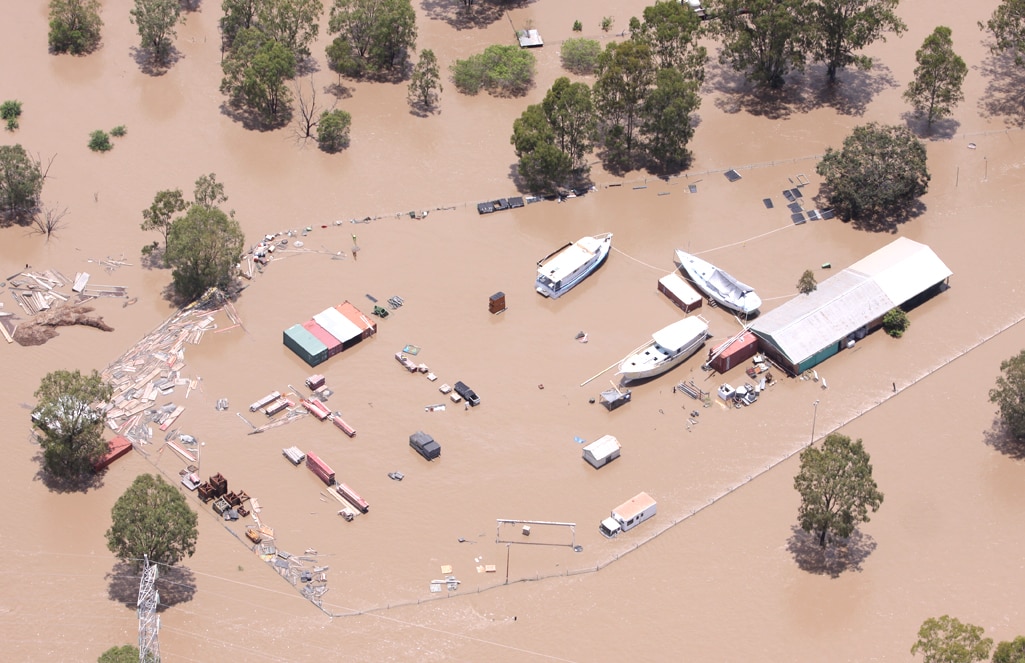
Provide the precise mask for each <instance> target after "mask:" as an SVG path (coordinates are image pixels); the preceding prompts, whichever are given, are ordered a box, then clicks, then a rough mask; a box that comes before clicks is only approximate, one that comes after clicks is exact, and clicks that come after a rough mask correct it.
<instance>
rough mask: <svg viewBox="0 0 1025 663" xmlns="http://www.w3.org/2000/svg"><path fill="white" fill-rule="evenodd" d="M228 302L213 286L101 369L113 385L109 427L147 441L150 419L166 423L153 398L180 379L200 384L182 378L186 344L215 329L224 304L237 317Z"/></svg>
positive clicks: (130, 438) (229, 312) (108, 410)
mask: <svg viewBox="0 0 1025 663" xmlns="http://www.w3.org/2000/svg"><path fill="white" fill-rule="evenodd" d="M86 289H87V290H88V288H86ZM229 306H230V302H228V301H227V299H226V298H225V296H224V295H223V293H221V292H220V291H219V290H210V291H209V292H207V293H206V294H205V295H204V296H203V297H201V298H200V299H199V300H197V301H195V302H193V303H192V304H189V305H188V306H186V307H185V308H182V309H180V310H179V311H178V312H177V313H175V314H174V315H173V316H171V317H170V318H169V319H167V320H166V321H165V322H164V323H163V324H161V325H160V326H159V327H157V328H156V329H154V330H153V331H151V332H150V333H149V334H147V335H146V336H145V337H144V338H142V339H141V340H140V341H139V342H138V343H136V344H135V345H134V346H133V347H132V348H130V349H129V350H128V351H127V352H125V354H123V355H121V357H119V358H118V359H117V360H115V361H114V362H113V363H111V364H110V365H109V366H107V368H105V369H103V371H102V372H101V376H102V377H103V380H104V381H105V382H107V383H108V384H109V385H110V386H111V387H112V389H113V395H112V396H111V400H110V403H109V404H108V407H107V410H106V412H105V416H106V419H107V423H108V425H109V426H110V428H111V429H113V430H115V431H117V432H118V434H120V435H124V436H125V437H127V438H128V439H129V440H131V441H133V442H142V443H145V442H148V441H149V436H150V432H149V426H148V425H147V424H149V423H151V422H156V423H158V425H161V426H162V425H163V424H164V423H167V420H166V419H162V417H164V416H165V415H166V412H165V411H163V410H159V409H154V408H155V406H154V401H155V400H156V399H157V398H159V397H160V396H164V395H167V394H169V393H171V391H172V390H173V388H174V386H175V385H177V384H188V385H189V386H190V389H191V387H192V385H193V384H196V385H198V384H199V382H198V381H193V380H185V381H184V382H182V383H179V380H182V378H181V371H182V369H184V368H185V345H186V344H193V345H195V344H197V343H199V342H200V341H201V340H202V338H203V335H204V333H205V332H206V331H208V330H210V329H216V327H217V325H216V323H215V316H216V315H217V313H218V312H220V311H221V310H225V311H226V312H228V317H229V319H232V320H235V319H236V318H237V314H233V313H232V311H233V309H231V310H230V311H229ZM233 315H234V316H235V317H233ZM236 324H237V323H236ZM172 411H173V408H172ZM180 414H181V412H179V413H178V415H180ZM178 415H174V418H177V416H178ZM170 423H173V419H172V420H171V422H170ZM170 423H168V426H170ZM163 430H166V428H163Z"/></svg>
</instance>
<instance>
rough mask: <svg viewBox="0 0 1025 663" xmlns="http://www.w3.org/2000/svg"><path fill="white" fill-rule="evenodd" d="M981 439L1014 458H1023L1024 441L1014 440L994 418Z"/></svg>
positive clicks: (1024, 451)
mask: <svg viewBox="0 0 1025 663" xmlns="http://www.w3.org/2000/svg"><path fill="white" fill-rule="evenodd" d="M982 439H983V441H984V442H985V443H986V445H987V446H990V447H993V449H995V450H996V451H999V452H1000V453H1002V454H1004V455H1005V456H1007V457H1009V458H1013V459H1014V460H1025V442H1023V441H1021V440H1016V439H1015V438H1014V436H1013V435H1011V433H1010V431H1008V430H1007V429H1006V428H1004V425H1003V423H1001V422H1000V420H998V419H996V420H994V421H993V425H992V426H991V427H990V429H989V430H988V431H984V432H983V434H982Z"/></svg>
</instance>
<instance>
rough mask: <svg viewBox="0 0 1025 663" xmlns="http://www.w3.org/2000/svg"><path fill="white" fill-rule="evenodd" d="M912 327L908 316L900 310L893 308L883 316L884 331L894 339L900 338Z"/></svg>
mask: <svg viewBox="0 0 1025 663" xmlns="http://www.w3.org/2000/svg"><path fill="white" fill-rule="evenodd" d="M910 326H911V321H910V320H908V314H907V313H905V312H904V311H903V310H901V309H899V308H892V309H890V310H889V311H887V312H886V315H884V316H883V330H884V331H885V332H886V333H887V334H889V335H890V336H892V337H894V338H900V337H901V336H903V335H904V332H906V331H907V329H908V327H910Z"/></svg>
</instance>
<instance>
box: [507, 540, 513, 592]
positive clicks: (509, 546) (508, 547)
mask: <svg viewBox="0 0 1025 663" xmlns="http://www.w3.org/2000/svg"><path fill="white" fill-rule="evenodd" d="M510 548H512V544H511V543H507V544H505V584H507V585H508V584H509V549H510Z"/></svg>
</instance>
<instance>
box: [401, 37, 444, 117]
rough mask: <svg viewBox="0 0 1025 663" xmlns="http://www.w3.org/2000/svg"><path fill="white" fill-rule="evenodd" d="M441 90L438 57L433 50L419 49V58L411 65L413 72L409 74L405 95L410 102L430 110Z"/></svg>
mask: <svg viewBox="0 0 1025 663" xmlns="http://www.w3.org/2000/svg"><path fill="white" fill-rule="evenodd" d="M441 91H442V86H441V69H440V68H439V67H438V58H437V57H436V56H435V55H434V51H432V50H431V49H429V48H425V49H424V50H422V51H420V59H419V60H417V63H416V65H415V66H414V67H413V73H412V74H410V76H409V88H408V89H407V93H408V94H407V97H408V99H409V100H410V102H412V103H414V104H418V105H420V106H422V107H423V108H425V109H427V110H430V109H431V108H433V107H434V104H435V103H437V101H438V95H440V94H441Z"/></svg>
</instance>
